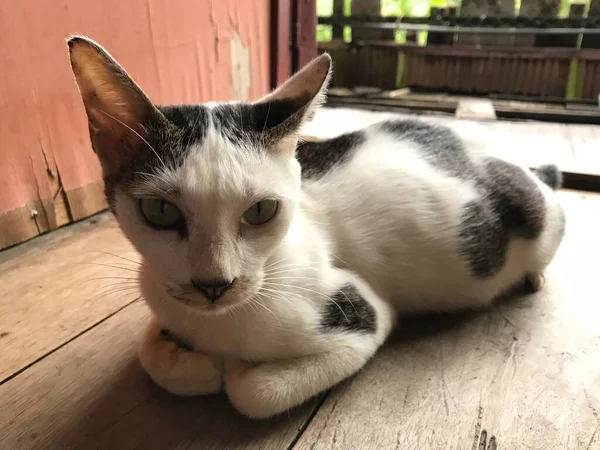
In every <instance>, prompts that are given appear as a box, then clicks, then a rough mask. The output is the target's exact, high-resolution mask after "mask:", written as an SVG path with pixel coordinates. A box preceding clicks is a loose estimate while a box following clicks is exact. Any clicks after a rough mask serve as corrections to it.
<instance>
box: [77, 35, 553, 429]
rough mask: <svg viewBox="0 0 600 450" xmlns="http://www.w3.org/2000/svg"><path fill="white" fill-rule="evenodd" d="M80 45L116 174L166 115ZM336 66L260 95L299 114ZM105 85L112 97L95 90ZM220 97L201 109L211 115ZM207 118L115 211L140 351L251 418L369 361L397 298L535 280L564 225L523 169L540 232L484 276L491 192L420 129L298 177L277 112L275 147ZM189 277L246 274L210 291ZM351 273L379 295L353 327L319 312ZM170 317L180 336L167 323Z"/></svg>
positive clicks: (498, 288)
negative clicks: (137, 259) (422, 145)
mask: <svg viewBox="0 0 600 450" xmlns="http://www.w3.org/2000/svg"><path fill="white" fill-rule="evenodd" d="M70 45H71V58H72V61H73V70H74V71H75V73H76V75H77V82H78V83H79V85H80V89H81V91H82V93H83V94H82V95H83V100H84V103H86V111H88V117H89V118H90V124H91V125H90V126H91V129H92V139H93V140H94V137H95V138H96V141H95V142H96V144H97V145H96V146H97V147H98V150H99V152H98V154H99V157H100V159H101V162H102V165H103V168H104V169H105V173H106V174H113V173H115V170H117V169H119V165H120V164H122V163H126V162H127V160H128V159H129V157H130V156H131V155H130V154H129V153H132V152H136V151H149V149H148V148H146V147H150V144H149V142H148V141H147V140H146V139H145V138H144V137H143V136H142V135H140V134H139V133H138V131H136V130H135V129H134V127H137V128H139V130H141V132H142V133H146V132H150V131H149V130H150V129H145V128H144V127H143V126H141V127H140V126H139V125H143V124H138V123H137V122H138V121H139V120H147V119H148V117H152V118H153V119H154V122H153V123H154V126H158V124H163V125H164V124H165V123H166V121H167V119H166V118H164V117H162V116H161V113H160V111H159V110H158V109H156V108H155V107H154V106H153V105H151V104H150V103H149V100H148V99H147V97H146V96H145V95H144V94H143V93H142V92H141V90H140V89H139V88H138V87H137V86H136V85H135V84H134V83H133V81H131V80H127V79H126V78H125V75H124V74H125V72H124V71H123V70H122V68H120V66H118V64H117V63H116V62H115V61H114V60H113V59H112V58H111V57H110V55H107V54H105V52H104V50H103V49H102V48H101V47H99V46H97V45H96V44H94V43H93V42H91V41H89V40H86V39H82V38H76V39H74V40H71V41H70ZM330 65H331V60H330V58H329V57H328V56H327V55H322V56H321V57H319V58H317V59H315V60H314V61H313V62H312V63H310V64H309V65H308V66H307V67H306V68H305V69H304V70H302V71H301V72H300V73H299V74H298V75H296V76H295V77H294V78H292V80H290V81H288V82H286V83H285V84H284V85H283V86H281V87H280V88H279V89H277V90H276V91H275V92H274V93H273V94H271V95H270V96H267V97H266V98H265V99H264V100H262V102H269V105H271V102H273V104H274V102H279V101H282V102H283V104H284V105H285V104H286V99H290V98H291V99H294V100H293V101H291V102H288V103H287V104H288V106H289V105H290V104H291V105H295V107H297V108H298V109H297V110H296V112H295V113H293V112H292V113H290V114H295V115H293V116H292V118H293V119H294V120H296V119H299V120H296V122H294V125H297V126H300V125H301V124H302V123H304V122H305V121H306V119H307V118H310V117H312V115H313V114H314V111H315V108H316V107H317V106H318V105H319V104H320V103H321V102H322V100H323V98H324V93H325V90H326V86H327V80H328V79H329V77H330V75H331V72H330ZM98 89H103V90H104V91H103V92H108V93H109V94H111V95H104V96H100V97H97V96H95V95H90V93H94V92H96V91H97V90H98ZM113 94H114V95H113ZM302 101H306V103H305V104H304V105H298V102H302ZM111 102H112V103H113V104H110V103H111ZM105 103H108V104H105ZM98 111H101V112H106V111H113V112H115V111H116V113H115V114H117V116H118V117H121V118H123V119H125V120H122V119H119V118H118V117H113V116H112V115H107V117H110V118H112V119H114V120H115V121H116V122H117V123H119V124H122V125H123V126H124V127H125V128H126V129H125V130H122V129H120V128H119V127H115V126H114V123H112V122H110V121H108V120H98V117H101V118H102V119H105V115H106V114H105V115H98V114H96V113H98ZM214 111H215V107H214V105H211V106H210V107H209V108H207V109H206V112H207V114H208V115H209V116H211V114H213V113H214ZM297 114H302V116H301V117H298V116H297ZM240 117H242V116H240ZM288 119H289V117H288ZM129 122H131V124H128V123H129ZM210 122H211V121H210V120H209V125H208V129H207V130H206V136H205V138H204V139H203V140H202V142H201V143H200V144H196V145H195V146H193V147H192V148H189V149H181V150H185V152H186V153H185V154H186V157H185V160H184V161H183V163H182V164H181V165H179V166H178V167H177V168H176V169H173V170H169V169H167V168H166V167H162V170H160V171H158V173H153V174H146V175H147V178H146V180H145V181H144V182H142V183H139V182H136V183H137V184H136V185H135V186H134V187H131V186H120V187H117V188H116V190H115V192H114V209H115V212H116V215H117V219H118V221H119V224H120V226H121V228H122V229H123V232H124V233H125V234H126V236H127V237H128V238H129V239H130V240H131V241H132V243H133V244H134V245H135V246H136V248H137V249H138V250H139V252H140V253H141V254H142V255H143V257H144V264H143V265H142V270H141V277H140V281H141V287H142V293H143V295H144V298H145V299H146V301H147V302H148V304H149V305H150V307H151V309H152V310H153V312H154V315H155V317H154V319H153V320H152V321H151V323H149V324H148V326H147V329H146V332H145V334H144V336H143V338H142V341H141V344H140V349H139V358H140V361H141V363H142V365H143V366H144V368H145V369H146V371H147V372H148V373H149V374H150V376H151V377H152V379H154V380H155V381H156V383H158V384H159V385H161V386H163V387H164V388H165V389H167V390H168V391H170V392H172V393H175V394H178V395H198V394H207V393H213V392H218V391H219V390H221V389H222V388H224V389H225V391H226V392H227V394H228V395H229V398H230V399H231V402H232V404H233V405H234V406H235V407H236V408H237V409H238V410H239V411H241V412H242V413H243V414H245V415H247V416H249V417H256V418H262V417H269V416H272V415H274V414H278V413H281V412H283V411H285V410H287V409H289V408H291V407H294V406H296V405H299V404H300V403H302V402H304V401H305V400H307V399H308V398H310V397H311V396H314V395H316V394H318V393H319V392H322V391H323V390H325V389H328V388H330V387H332V386H334V385H335V384H337V383H339V382H340V381H342V380H344V379H345V378H347V377H349V376H351V375H352V374H354V373H356V372H357V371H358V370H360V369H361V367H363V366H364V364H365V363H366V362H367V361H368V360H369V358H371V357H372V356H373V355H374V353H375V352H376V350H377V349H378V348H379V346H380V345H381V344H382V343H383V342H384V341H385V339H386V338H387V336H388V334H389V333H390V331H391V329H392V327H393V325H394V323H395V321H396V315H397V313H398V312H406V311H423V310H453V309H459V308H480V307H485V306H487V305H489V304H490V302H491V301H492V299H494V298H495V297H496V296H497V295H498V294H500V293H501V292H502V291H504V290H505V289H506V288H508V287H510V286H512V285H514V284H515V283H516V282H517V281H519V280H520V279H522V278H523V277H524V276H525V275H526V274H528V275H530V277H531V279H532V284H534V285H535V286H536V287H539V285H540V284H541V280H542V273H543V270H544V269H545V267H546V266H547V265H548V264H549V262H550V261H551V259H552V258H553V256H554V254H555V252H556V250H557V247H558V245H559V244H560V241H561V239H562V217H561V214H562V213H561V209H560V206H559V205H558V204H557V203H556V199H555V197H554V194H553V193H552V192H551V190H550V189H549V188H548V187H547V186H545V185H543V184H542V183H541V182H540V181H539V180H537V179H536V178H535V177H534V176H533V174H531V173H529V171H528V170H527V169H523V171H524V173H526V174H527V176H530V177H532V179H534V180H535V183H536V184H537V186H539V189H540V190H541V192H543V195H544V199H545V207H546V210H547V214H546V224H545V227H544V231H543V232H542V234H541V236H539V237H538V238H537V239H534V240H524V239H519V238H513V239H512V240H511V241H510V244H509V247H508V250H507V255H506V262H505V264H504V266H503V268H502V269H501V270H500V271H499V272H498V273H497V274H495V275H494V276H493V277H490V278H485V279H481V278H474V277H473V276H472V275H471V274H470V272H469V270H468V266H467V264H465V262H464V261H463V260H462V258H461V256H460V252H459V248H458V244H457V242H456V235H457V228H458V227H459V225H460V214H461V210H462V209H463V206H464V205H465V204H466V203H467V202H469V201H471V200H473V199H475V198H476V197H477V196H478V195H480V194H478V191H477V190H476V189H475V186H474V185H473V184H472V183H471V182H469V181H465V180H459V179H457V178H452V177H449V176H446V175H444V174H443V173H442V172H440V171H439V170H436V169H434V168H433V167H432V166H430V165H428V164H426V163H425V161H424V160H423V159H422V157H421V156H420V152H419V150H418V149H417V148H416V147H415V144H413V143H411V142H410V141H402V140H399V138H398V137H395V138H392V137H391V136H390V135H389V134H386V133H385V132H382V131H381V130H380V129H379V128H378V127H371V128H369V129H367V130H366V131H365V132H366V134H367V138H366V139H365V142H364V143H363V144H362V147H361V148H358V149H357V151H356V153H355V154H354V155H353V157H352V159H351V160H350V161H349V162H348V163H347V164H345V165H344V166H343V167H342V168H340V169H339V170H335V171H332V172H330V173H329V174H328V175H325V176H324V177H322V178H321V179H320V180H318V181H311V182H306V183H305V184H304V185H302V186H301V179H300V166H299V164H298V162H297V161H296V159H295V158H294V151H295V148H296V142H297V137H296V135H295V132H294V130H292V129H291V128H293V127H292V125H290V124H291V122H290V121H288V122H287V123H286V122H280V125H282V124H283V125H282V126H283V127H284V128H281V129H285V130H286V131H288V132H289V134H288V135H287V136H285V137H283V138H281V136H279V135H276V136H278V137H279V138H280V139H279V141H278V142H277V143H275V144H272V145H271V147H270V148H254V147H252V146H254V145H259V144H257V143H253V144H250V142H256V140H252V139H248V142H249V143H248V144H246V146H244V144H240V143H239V142H238V143H237V144H234V143H233V142H232V141H231V140H230V139H229V138H228V137H227V136H224V135H222V134H220V132H219V131H218V129H219V128H218V127H217V126H216V124H214V123H210ZM292 122H293V121H292ZM266 124H267V119H265V126H266ZM286 126H287V128H285V127H286ZM103 127H104V128H106V129H103ZM281 129H280V130H281ZM263 131H264V130H263ZM111 133H112V135H111ZM106 136H109V137H111V140H107V139H106ZM123 136H126V137H128V140H125V141H123ZM138 138H139V139H138ZM485 139H486V137H485V136H482V137H480V138H479V139H469V140H465V145H466V146H467V148H468V151H469V152H470V153H471V157H472V159H473V160H474V161H475V163H477V161H478V160H479V159H480V158H481V157H482V155H483V154H485V153H486V152H485V151H484V150H482V149H484V148H485V145H484V144H483V141H485ZM122 142H124V143H125V144H127V145H125V146H123V145H117V144H119V143H122ZM123 147H125V150H127V151H128V152H129V153H127V152H125V153H123V150H124V149H123ZM152 150H153V151H155V150H154V149H152ZM115 152H122V153H115ZM155 152H156V151H155ZM156 155H157V156H158V153H157V152H156ZM144 197H151V198H160V199H163V200H166V201H169V202H171V203H173V204H174V205H176V206H177V207H178V208H179V209H180V210H181V212H182V214H183V216H184V217H185V221H186V225H187V226H186V229H187V236H186V237H185V238H182V236H180V235H179V234H178V233H177V232H176V231H173V230H171V231H165V230H160V231H159V230H157V229H154V228H150V227H149V226H148V225H147V223H146V222H145V221H144V220H143V218H142V216H141V213H140V211H139V208H138V201H139V199H140V198H144ZM265 199H269V200H277V201H278V202H279V207H278V211H277V214H276V215H275V217H274V218H273V219H272V220H271V221H269V222H268V223H265V224H263V225H260V226H251V225H248V224H245V223H243V222H242V220H241V218H242V215H243V214H244V211H246V210H247V209H248V208H249V207H251V206H252V205H253V204H255V203H256V202H259V201H262V200H265ZM192 279H200V280H216V279H221V280H223V279H224V280H235V282H234V283H233V284H232V287H231V288H230V289H228V290H227V291H226V292H225V294H224V295H223V296H222V297H221V298H219V300H218V301H217V302H215V303H211V302H209V301H208V300H207V299H206V298H205V297H204V296H203V294H202V293H201V292H200V291H198V290H196V289H195V288H194V286H193V284H192V283H191V280H192ZM348 285H351V286H353V287H354V288H355V289H357V290H358V293H359V294H360V296H361V297H362V298H363V299H364V301H366V302H367V303H368V304H369V305H370V307H371V308H372V310H373V312H374V315H375V319H376V320H375V325H376V326H375V329H374V330H371V329H369V328H368V327H367V328H365V329H363V330H362V331H360V330H356V329H353V328H349V327H344V321H343V320H341V322H340V323H339V324H337V325H339V326H329V327H325V326H324V322H323V317H324V314H325V311H326V310H327V308H328V307H332V308H334V307H335V306H338V307H339V305H338V304H337V303H335V300H334V297H333V296H334V294H336V293H337V292H339V290H340V289H341V288H343V287H345V286H348ZM332 303H333V304H332ZM340 310H341V312H342V313H343V314H344V315H345V313H344V310H343V309H342V308H340ZM334 311H335V309H334ZM346 317H347V316H346ZM163 328H167V329H168V330H169V331H170V332H171V333H172V334H173V335H174V336H176V339H172V338H171V337H165V336H163V335H162V334H161V333H160V330H161V329H163ZM372 331H373V332H372ZM177 339H179V340H182V341H184V342H186V343H187V344H189V345H191V347H192V348H193V349H194V351H191V352H190V351H186V350H185V349H184V348H183V346H182V345H180V344H179V343H177V342H176V341H177Z"/></svg>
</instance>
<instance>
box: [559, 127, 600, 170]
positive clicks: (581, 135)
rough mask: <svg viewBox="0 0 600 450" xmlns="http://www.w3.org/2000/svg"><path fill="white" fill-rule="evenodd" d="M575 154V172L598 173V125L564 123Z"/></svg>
mask: <svg viewBox="0 0 600 450" xmlns="http://www.w3.org/2000/svg"><path fill="white" fill-rule="evenodd" d="M566 126H567V129H568V131H569V133H570V136H571V143H572V145H573V152H574V154H575V161H576V164H575V168H574V171H576V172H583V173H589V174H595V175H600V127H598V126H593V125H566Z"/></svg>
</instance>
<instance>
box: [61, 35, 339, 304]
mask: <svg viewBox="0 0 600 450" xmlns="http://www.w3.org/2000/svg"><path fill="white" fill-rule="evenodd" d="M68 44H69V50H70V58H71V65H72V69H73V72H74V74H75V78H76V81H77V84H78V86H79V90H80V92H81V96H82V98H83V103H84V105H85V110H86V113H87V117H88V123H89V131H90V137H91V142H92V147H93V149H94V151H95V152H96V154H97V155H98V158H99V160H100V163H101V165H102V169H103V173H104V178H105V185H106V196H107V199H108V202H109V205H110V208H111V209H112V211H113V212H114V214H115V216H116V218H117V220H118V222H119V225H120V226H121V228H122V230H123V232H124V233H125V235H126V236H127V237H128V238H129V240H131V242H132V243H133V244H134V245H135V247H136V248H137V249H138V251H139V252H140V253H141V254H142V256H143V258H144V269H143V272H144V273H143V276H142V288H143V289H144V288H145V291H146V292H148V291H149V290H152V291H154V294H156V295H161V296H163V297H165V298H164V299H163V300H162V301H164V302H167V303H168V302H174V303H173V304H175V303H177V304H185V305H187V306H188V307H190V308H194V309H195V310H197V311H200V312H206V313H211V312H219V311H223V310H226V309H227V307H230V306H232V305H236V304H239V303H241V302H244V301H245V300H247V299H249V298H251V297H252V295H254V294H255V293H256V292H257V291H258V290H259V289H260V287H261V285H262V280H263V277H264V272H265V265H266V264H267V261H268V259H269V257H271V256H272V255H273V254H274V252H275V251H276V249H277V248H278V246H279V245H280V243H281V241H282V240H283V239H284V237H285V236H286V234H287V233H288V230H289V228H290V225H291V223H292V219H293V216H294V213H295V210H296V206H297V204H298V201H299V197H300V166H299V164H298V162H297V161H296V159H295V150H296V145H297V140H298V137H297V136H298V132H299V128H300V127H301V125H302V124H303V123H304V122H305V121H306V120H307V119H308V118H309V117H310V116H311V115H312V114H314V111H315V109H316V108H317V107H318V106H319V104H320V103H321V102H322V101H323V99H324V95H325V91H326V88H327V83H328V80H329V77H330V73H331V59H330V57H329V56H328V55H322V56H320V57H318V58H316V59H315V60H313V61H312V62H311V63H309V64H308V65H307V66H306V67H305V68H304V69H303V70H301V71H300V72H298V73H297V74H296V75H295V76H294V77H292V78H290V79H289V80H288V81H287V82H286V83H284V84H283V85H282V86H281V87H279V88H278V89H276V90H275V91H274V92H272V93H271V94H269V95H268V96H266V97H264V98H263V99H261V100H259V101H257V102H255V103H245V104H244V103H224V104H207V105H187V106H168V107H158V106H156V105H154V104H153V103H152V102H151V101H150V99H149V98H148V97H147V96H146V95H145V94H144V92H143V91H142V90H141V89H140V88H139V87H138V86H137V84H136V83H135V82H134V81H133V80H132V79H131V77H130V76H129V75H128V74H127V73H126V72H125V70H124V69H123V68H122V67H121V66H120V65H119V64H118V63H117V62H116V61H115V60H114V59H113V58H112V57H111V56H110V55H109V54H108V52H106V50H104V49H103V48H102V47H101V46H100V45H98V44H97V43H95V42H93V41H91V40H89V39H87V38H83V37H73V38H71V39H70V40H69V41H68Z"/></svg>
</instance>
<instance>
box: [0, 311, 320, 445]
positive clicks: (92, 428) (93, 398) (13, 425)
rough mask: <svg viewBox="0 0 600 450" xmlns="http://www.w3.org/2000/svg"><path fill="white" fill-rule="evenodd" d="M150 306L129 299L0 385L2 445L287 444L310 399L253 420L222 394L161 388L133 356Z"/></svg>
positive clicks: (310, 405) (302, 421) (303, 418)
mask: <svg viewBox="0 0 600 450" xmlns="http://www.w3.org/2000/svg"><path fill="white" fill-rule="evenodd" d="M148 317H149V311H148V309H147V307H146V306H145V305H143V304H141V303H136V304H133V305H131V306H129V307H127V308H125V309H124V310H123V311H121V312H119V313H118V314H116V315H114V316H113V317H111V318H109V319H108V320H106V321H105V322H104V323H102V324H100V325H98V326H97V327H96V328H94V329H92V330H91V331H89V332H88V333H86V334H85V335H83V336H81V337H80V338H78V339H76V340H75V341H73V342H71V343H69V344H68V345H66V346H65V347H63V348H61V349H60V350H58V351H57V352H55V353H54V354H52V355H50V356H48V357H47V358H46V359H44V360H43V361H41V362H39V363H38V364H36V365H35V366H33V367H32V368H30V369H28V370H27V371H26V372H24V373H23V374H21V375H19V376H18V377H16V378H14V379H13V380H11V381H9V382H7V383H5V384H4V385H2V386H0V405H2V408H0V429H1V430H2V433H0V448H2V449H22V450H26V449H31V450H42V449H76V448H81V449H83V448H85V449H118V450H128V449H144V450H153V449H157V450H169V449H190V450H193V449H197V450H211V449H215V450H217V449H218V450H221V449H225V448H228V449H240V450H241V449H257V450H258V449H260V450H263V449H273V450H275V449H277V450H278V449H285V448H287V447H288V446H289V445H290V444H291V443H292V442H293V441H294V439H295V438H296V436H297V434H298V433H299V430H301V429H302V427H303V426H304V424H305V423H306V422H307V420H308V418H309V417H310V416H311V414H312V411H313V409H314V408H315V406H316V405H317V404H318V401H317V400H314V401H312V402H310V403H308V404H306V405H304V406H303V407H301V408H299V409H296V410H294V411H292V412H291V413H290V414H288V415H285V414H284V415H281V416H279V417H277V418H275V419H273V420H266V421H253V420H247V419H244V418H243V417H242V416H241V415H239V414H238V413H237V412H235V411H234V410H233V409H232V408H231V407H230V406H229V403H228V401H227V398H226V397H225V396H224V395H218V396H207V397H196V398H182V397H175V396H172V395H169V394H167V393H166V392H164V391H162V390H161V389H160V388H158V387H157V386H156V385H154V384H153V383H152V382H151V381H150V379H149V378H148V377H147V376H146V374H145V373H143V371H142V369H141V367H140V366H139V364H138V362H137V360H136V356H135V351H134V349H135V345H136V340H137V338H138V335H139V330H140V328H141V327H142V326H143V324H144V322H145V321H146V320H148Z"/></svg>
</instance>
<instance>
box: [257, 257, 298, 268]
mask: <svg viewBox="0 0 600 450" xmlns="http://www.w3.org/2000/svg"><path fill="white" fill-rule="evenodd" d="M290 258H292V255H289V256H286V257H285V258H281V259H279V260H277V261H274V262H272V263H269V264H267V265H266V266H264V269H268V268H269V267H273V266H276V265H277V264H281V263H282V262H283V261H287V260H289V259H290Z"/></svg>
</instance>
